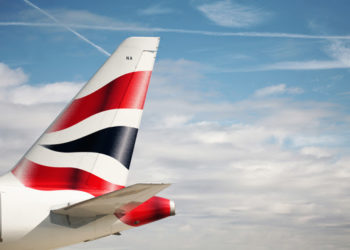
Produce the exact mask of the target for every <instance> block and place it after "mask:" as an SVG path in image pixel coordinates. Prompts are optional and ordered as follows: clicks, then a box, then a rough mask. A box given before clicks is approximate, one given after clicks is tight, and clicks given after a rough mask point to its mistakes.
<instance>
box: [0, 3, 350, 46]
mask: <svg viewBox="0 0 350 250" xmlns="http://www.w3.org/2000/svg"><path fill="white" fill-rule="evenodd" d="M24 1H27V0H24ZM0 26H30V27H57V26H62V24H56V23H33V22H0ZM69 26H70V27H74V28H76V29H87V30H105V31H133V32H159V33H182V34H196V35H204V36H227V37H264V38H293V39H321V40H350V36H349V35H345V36H344V35H343V36H342V35H334V36H331V35H307V34H297V33H274V32H220V31H219V32H218V31H206V30H186V29H168V28H160V27H154V28H148V27H120V26H101V25H84V24H70V25H69ZM65 27H67V26H65ZM68 28H69V27H68ZM70 30H71V28H70Z"/></svg>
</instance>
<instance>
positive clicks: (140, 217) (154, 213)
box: [114, 196, 170, 227]
mask: <svg viewBox="0 0 350 250" xmlns="http://www.w3.org/2000/svg"><path fill="white" fill-rule="evenodd" d="M114 215H115V216H116V217H118V218H119V219H120V220H121V221H122V222H123V223H125V224H128V225H129V226H134V227H138V226H142V225H144V224H147V223H150V222H153V221H156V220H160V219H163V218H165V217H168V216H170V200H168V199H165V198H162V197H157V196H153V197H152V198H150V199H149V200H147V201H146V202H144V203H142V204H141V205H140V206H138V207H136V208H134V209H133V210H131V211H130V212H129V213H127V214H125V215H123V214H120V213H119V214H117V213H115V214H114Z"/></svg>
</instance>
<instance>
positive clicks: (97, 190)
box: [12, 159, 124, 196]
mask: <svg viewBox="0 0 350 250" xmlns="http://www.w3.org/2000/svg"><path fill="white" fill-rule="evenodd" d="M12 173H13V174H14V175H15V176H16V177H17V178H18V179H19V180H20V181H21V182H22V183H23V185H25V186H26V187H29V188H33V189H38V190H47V191H49V190H50V191H52V190H67V189H68V190H79V191H83V192H87V193H89V194H92V195H93V196H99V195H102V194H105V193H109V192H112V191H115V190H118V189H121V188H124V187H123V186H119V185H116V184H113V183H111V182H108V181H105V180H103V179H102V178H100V177H98V176H96V175H93V174H91V173H89V172H87V171H84V170H81V169H77V168H57V167H48V166H43V165H39V164H36V163H34V162H32V161H29V160H27V159H23V160H21V161H20V162H19V163H18V164H17V166H16V167H15V168H14V169H13V170H12Z"/></svg>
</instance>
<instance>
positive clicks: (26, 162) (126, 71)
mask: <svg viewBox="0 0 350 250" xmlns="http://www.w3.org/2000/svg"><path fill="white" fill-rule="evenodd" d="M158 44H159V38H157V37H130V38H128V39H126V40H125V41H124V42H123V43H122V44H121V45H120V46H119V48H118V49H117V50H116V51H115V52H114V53H113V54H112V55H111V57H110V58H109V59H108V60H107V61H106V62H105V63H104V65H103V66H102V67H101V68H100V69H99V70H98V71H97V72H96V74H95V75H94V76H93V77H92V78H91V79H90V81H88V82H87V83H86V85H85V86H84V87H83V88H82V89H81V90H80V92H79V93H78V94H77V95H76V97H75V98H74V99H73V100H72V101H71V103H70V104H69V105H68V106H67V107H66V108H65V110H64V111H63V112H62V113H61V114H60V115H59V116H58V117H57V119H56V120H55V121H54V122H53V123H52V124H51V126H50V127H49V128H48V129H47V130H46V131H45V133H44V134H43V135H42V136H41V137H40V138H39V139H38V141H37V142H36V143H35V144H34V145H33V146H32V148H31V149H30V150H29V151H28V152H27V153H26V154H25V155H24V156H23V158H22V159H21V160H20V161H19V163H18V164H17V165H16V166H15V167H14V168H13V169H12V171H11V172H9V173H7V174H5V175H4V176H2V177H1V178H0V212H1V213H0V216H1V218H0V241H1V242H0V249H52V248H57V247H63V246H67V245H71V244H75V243H79V242H83V241H90V240H94V239H97V238H101V237H104V236H108V235H111V234H119V232H121V231H124V230H127V229H130V228H132V227H135V226H140V225H143V224H146V223H150V222H153V221H155V220H159V219H162V218H165V217H167V216H170V215H174V214H175V206H174V203H173V202H172V201H170V200H168V199H165V198H161V197H157V196H154V195H155V194H157V193H158V192H160V191H161V190H163V189H164V188H166V187H168V186H169V185H168V184H135V185H132V186H128V187H125V185H126V181H127V176H128V172H129V167H130V162H131V158H132V153H133V150H134V145H135V141H136V137H137V132H138V129H139V125H140V121H141V116H142V111H143V107H144V103H145V98H146V94H147V89H148V85H149V81H150V78H151V74H152V69H153V65H154V60H155V57H156V53H157V49H158Z"/></svg>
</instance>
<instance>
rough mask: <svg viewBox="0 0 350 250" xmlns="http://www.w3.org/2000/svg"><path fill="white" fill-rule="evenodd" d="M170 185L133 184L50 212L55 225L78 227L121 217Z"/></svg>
mask: <svg viewBox="0 0 350 250" xmlns="http://www.w3.org/2000/svg"><path fill="white" fill-rule="evenodd" d="M169 186H170V184H142V183H141V184H135V185H132V186H129V187H126V188H123V189H120V190H117V191H114V192H111V193H108V194H104V195H101V196H98V197H95V198H91V199H89V200H86V201H82V202H79V203H76V204H73V205H70V206H67V207H64V208H60V209H55V210H52V211H51V221H52V222H53V223H55V224H59V225H63V226H69V227H74V228H76V227H80V226H83V225H85V224H88V223H90V222H92V221H94V220H96V219H98V218H101V217H103V216H105V215H110V214H117V215H118V217H121V216H123V215H124V214H126V213H128V212H129V211H131V210H133V209H134V208H136V207H137V206H139V205H140V204H142V203H144V202H145V201H147V200H148V199H150V198H151V197H153V196H154V195H155V194H157V193H159V192H160V191H162V190H163V189H165V188H167V187H169Z"/></svg>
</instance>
